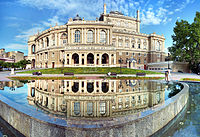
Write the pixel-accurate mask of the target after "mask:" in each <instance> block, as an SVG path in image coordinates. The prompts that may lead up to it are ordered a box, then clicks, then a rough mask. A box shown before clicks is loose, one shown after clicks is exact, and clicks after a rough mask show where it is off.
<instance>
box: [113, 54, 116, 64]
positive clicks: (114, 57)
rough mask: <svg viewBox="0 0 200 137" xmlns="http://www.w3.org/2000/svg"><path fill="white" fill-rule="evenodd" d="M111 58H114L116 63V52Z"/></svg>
mask: <svg viewBox="0 0 200 137" xmlns="http://www.w3.org/2000/svg"><path fill="white" fill-rule="evenodd" d="M113 58H114V65H116V58H117V57H116V54H114V56H113Z"/></svg>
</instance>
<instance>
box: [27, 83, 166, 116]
mask: <svg viewBox="0 0 200 137" xmlns="http://www.w3.org/2000/svg"><path fill="white" fill-rule="evenodd" d="M165 87H166V85H165V84H163V83H159V82H156V81H143V80H142V81H140V80H36V81H33V82H30V83H28V97H27V99H28V102H29V104H31V105H36V106H37V107H39V108H40V109H42V110H45V111H47V112H49V113H52V114H56V115H63V116H66V117H114V116H120V115H127V114H133V113H136V112H139V111H144V110H145V109H147V108H149V107H153V106H155V105H158V104H161V103H163V102H164V101H165Z"/></svg>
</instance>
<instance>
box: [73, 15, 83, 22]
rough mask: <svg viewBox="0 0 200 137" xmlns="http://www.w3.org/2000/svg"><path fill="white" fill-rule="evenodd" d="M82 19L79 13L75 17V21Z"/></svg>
mask: <svg viewBox="0 0 200 137" xmlns="http://www.w3.org/2000/svg"><path fill="white" fill-rule="evenodd" d="M77 20H82V19H81V17H79V15H78V14H77V15H76V17H74V18H73V21H77Z"/></svg>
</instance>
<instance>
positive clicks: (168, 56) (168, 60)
mask: <svg viewBox="0 0 200 137" xmlns="http://www.w3.org/2000/svg"><path fill="white" fill-rule="evenodd" d="M167 58H168V69H169V53H168V57H167Z"/></svg>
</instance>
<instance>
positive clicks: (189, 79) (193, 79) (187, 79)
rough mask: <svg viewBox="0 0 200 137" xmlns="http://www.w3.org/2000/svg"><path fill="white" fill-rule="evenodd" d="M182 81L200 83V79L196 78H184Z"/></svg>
mask: <svg viewBox="0 0 200 137" xmlns="http://www.w3.org/2000/svg"><path fill="white" fill-rule="evenodd" d="M181 80H183V81H200V79H196V78H182V79H181Z"/></svg>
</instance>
